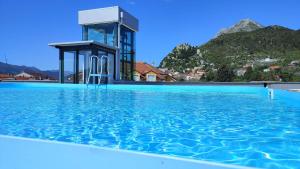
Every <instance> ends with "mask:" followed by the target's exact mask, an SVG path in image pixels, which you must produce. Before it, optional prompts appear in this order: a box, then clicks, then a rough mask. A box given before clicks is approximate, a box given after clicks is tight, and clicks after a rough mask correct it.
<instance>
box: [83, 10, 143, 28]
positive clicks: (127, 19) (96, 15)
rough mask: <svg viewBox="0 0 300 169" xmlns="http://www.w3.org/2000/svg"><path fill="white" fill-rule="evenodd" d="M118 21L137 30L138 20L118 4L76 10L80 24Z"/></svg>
mask: <svg viewBox="0 0 300 169" xmlns="http://www.w3.org/2000/svg"><path fill="white" fill-rule="evenodd" d="M113 22H117V23H120V24H122V25H124V26H126V27H128V28H129V29H131V30H133V31H135V32H136V31H138V29H139V28H138V27H139V21H138V19H137V18H135V17H134V16H132V15H131V14H130V13H128V12H127V11H125V10H124V9H122V8H120V7H119V6H113V7H107V8H98V9H89V10H83V11H79V12H78V23H79V24H80V25H93V24H101V23H113Z"/></svg>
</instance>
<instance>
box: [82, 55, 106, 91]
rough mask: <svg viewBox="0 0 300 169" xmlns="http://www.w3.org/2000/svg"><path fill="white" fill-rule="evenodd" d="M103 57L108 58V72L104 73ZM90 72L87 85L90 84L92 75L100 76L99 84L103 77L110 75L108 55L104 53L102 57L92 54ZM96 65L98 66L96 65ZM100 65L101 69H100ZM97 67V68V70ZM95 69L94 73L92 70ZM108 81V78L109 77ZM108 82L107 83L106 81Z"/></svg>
mask: <svg viewBox="0 0 300 169" xmlns="http://www.w3.org/2000/svg"><path fill="white" fill-rule="evenodd" d="M103 59H106V72H107V73H106V74H103V67H102V66H103ZM89 63H90V64H89V69H90V70H89V74H88V78H87V80H86V85H87V86H88V85H89V83H90V78H91V77H98V85H100V84H101V79H102V77H107V78H108V77H109V76H110V75H109V72H108V70H109V68H108V65H109V64H108V57H107V56H105V55H102V56H101V57H100V58H99V57H98V56H95V55H92V56H91V57H90V62H89ZM94 66H96V67H94ZM99 67H100V71H99ZM95 69H96V70H95ZM93 70H95V72H94V73H92V71H93ZM107 81H108V79H107ZM106 84H107V83H106Z"/></svg>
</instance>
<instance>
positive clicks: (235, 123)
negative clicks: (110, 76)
mask: <svg viewBox="0 0 300 169" xmlns="http://www.w3.org/2000/svg"><path fill="white" fill-rule="evenodd" d="M0 134H2V135H11V136H22V137H28V138H39V139H46V140H57V141H64V142H73V143H80V144H89V145H96V146H104V147H111V148H117V149H127V150H135V151H142V152H150V153H156V154H166V155H171V156H177V157H183V158H191V159H198V160H208V161H214V162H222V163H229V164H238V165H244V166H252V167H261V168H270V169H276V168H286V169H296V168H300V94H299V93H293V92H287V91H282V90H275V91H274V98H273V99H272V98H270V97H269V96H268V91H267V89H265V88H262V87H245V86H244V87H242V86H134V85H109V86H108V87H107V89H106V88H105V87H104V86H102V87H101V88H99V89H95V88H94V87H90V88H86V86H85V85H60V84H30V83H20V84H15V83H0Z"/></svg>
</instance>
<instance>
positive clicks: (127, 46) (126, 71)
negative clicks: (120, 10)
mask: <svg viewBox="0 0 300 169" xmlns="http://www.w3.org/2000/svg"><path fill="white" fill-rule="evenodd" d="M82 34H83V37H82V38H83V40H94V41H97V42H100V43H103V44H106V45H109V46H113V47H118V45H119V44H120V46H119V49H120V62H115V63H116V64H114V67H115V66H120V79H121V80H133V71H134V63H135V32H134V31H132V30H130V29H128V28H127V27H125V26H122V25H121V26H120V38H118V23H105V24H96V25H85V26H83V32H82ZM118 41H120V43H118Z"/></svg>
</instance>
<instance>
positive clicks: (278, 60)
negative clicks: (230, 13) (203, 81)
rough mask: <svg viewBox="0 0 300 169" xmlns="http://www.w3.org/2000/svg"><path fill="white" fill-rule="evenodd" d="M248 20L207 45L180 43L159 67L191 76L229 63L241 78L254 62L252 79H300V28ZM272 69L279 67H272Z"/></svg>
mask: <svg viewBox="0 0 300 169" xmlns="http://www.w3.org/2000/svg"><path fill="white" fill-rule="evenodd" d="M246 21H247V20H246ZM246 21H245V20H242V21H241V22H239V23H238V24H236V25H235V26H233V27H232V28H234V29H232V30H228V31H225V32H226V33H221V34H220V35H219V36H218V37H216V38H213V39H211V40H209V41H208V42H207V43H205V44H203V45H199V46H191V45H189V44H181V45H178V46H176V47H175V48H174V49H173V50H172V51H171V52H170V53H169V54H168V55H167V56H166V57H165V58H163V60H162V61H161V63H160V65H159V67H160V68H164V69H168V70H169V71H170V72H173V73H175V74H185V75H187V76H191V75H193V72H195V71H196V70H197V71H198V70H199V69H200V70H201V71H202V72H203V71H204V72H206V73H207V74H208V73H209V74H210V75H212V74H214V73H215V72H216V70H217V69H219V68H220V67H224V65H226V67H225V69H226V70H227V69H230V71H233V72H235V75H236V76H239V77H238V78H240V76H243V74H245V72H246V68H247V67H249V65H250V66H251V69H253V71H252V70H251V71H252V72H254V73H256V74H255V75H253V76H252V75H249V74H247V77H251V78H249V79H252V80H280V79H282V78H281V77H283V76H285V77H287V78H286V79H288V80H290V79H293V81H298V80H300V76H299V75H300V65H299V64H300V31H299V30H293V29H289V28H286V27H283V26H278V25H272V26H267V27H262V26H261V25H259V24H254V23H256V22H254V21H251V22H250V21H249V20H248V21H249V22H248V21H247V22H246ZM246 23H247V24H246ZM240 25H252V26H253V28H251V29H250V27H252V26H249V27H248V26H246V27H248V28H247V29H246V27H244V28H245V29H239V31H237V30H238V29H237V28H238V27H239V28H242V27H243V26H240ZM234 31H237V32H234ZM270 66H275V67H273V68H270ZM272 69H276V71H270V70H272ZM191 70H192V71H191ZM201 71H200V73H201ZM249 71H250V70H249ZM198 72H199V71H198ZM191 73H192V74H191ZM220 74H222V73H220ZM294 75H297V78H294ZM252 77H254V78H252ZM230 79H233V78H230ZM234 80H236V79H234ZM237 80H240V79H237Z"/></svg>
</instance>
